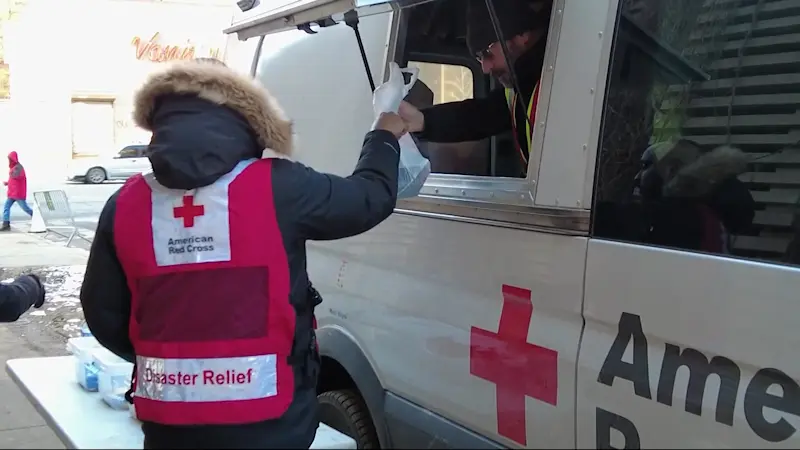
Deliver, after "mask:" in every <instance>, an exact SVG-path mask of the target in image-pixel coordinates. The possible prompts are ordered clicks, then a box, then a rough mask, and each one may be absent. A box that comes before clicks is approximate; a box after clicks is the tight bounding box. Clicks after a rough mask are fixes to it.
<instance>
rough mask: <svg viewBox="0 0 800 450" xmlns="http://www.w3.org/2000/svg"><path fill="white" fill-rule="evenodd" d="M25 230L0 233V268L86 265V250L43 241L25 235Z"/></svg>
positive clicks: (28, 234)
mask: <svg viewBox="0 0 800 450" xmlns="http://www.w3.org/2000/svg"><path fill="white" fill-rule="evenodd" d="M27 229H28V226H24V227H14V228H13V231H11V232H2V233H0V249H2V251H1V252H0V268H9V267H29V266H73V265H80V264H86V258H88V256H89V252H87V251H86V250H84V249H82V248H75V247H69V248H68V247H65V246H64V244H63V243H56V242H52V241H50V240H49V239H48V240H45V239H43V238H42V237H41V235H39V234H33V233H27V232H26V230H27ZM77 240H78V239H76V241H77ZM76 243H77V242H76Z"/></svg>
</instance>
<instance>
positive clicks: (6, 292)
mask: <svg viewBox="0 0 800 450" xmlns="http://www.w3.org/2000/svg"><path fill="white" fill-rule="evenodd" d="M43 303H44V288H43V287H42V284H41V283H40V282H39V278H38V277H36V276H35V275H23V276H21V277H19V278H17V279H16V280H14V281H13V282H12V283H0V322H14V321H16V320H17V319H19V317H20V316H21V315H23V314H25V311H27V310H28V309H30V307H31V306H36V307H37V308H38V307H41V306H42V304H43Z"/></svg>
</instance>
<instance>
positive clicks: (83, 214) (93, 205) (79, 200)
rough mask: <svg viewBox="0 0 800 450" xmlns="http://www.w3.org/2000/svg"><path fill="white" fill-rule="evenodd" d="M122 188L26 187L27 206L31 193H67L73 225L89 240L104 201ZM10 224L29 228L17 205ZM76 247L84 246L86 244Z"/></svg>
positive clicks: (68, 184)
mask: <svg viewBox="0 0 800 450" xmlns="http://www.w3.org/2000/svg"><path fill="white" fill-rule="evenodd" d="M120 187H122V182H111V181H107V182H105V183H102V184H83V183H71V182H62V183H51V184H40V185H38V186H37V185H31V186H28V204H29V205H31V206H32V205H33V192H34V191H38V190H50V189H59V190H63V191H65V192H66V193H67V198H68V199H69V204H70V207H71V208H72V212H73V214H74V215H75V223H76V224H77V225H78V227H79V229H80V230H79V232H80V234H81V236H85V237H87V238H88V239H89V240H91V238H92V237H93V236H94V231H95V229H96V228H97V219H98V217H100V212H101V211H102V210H103V206H105V204H106V200H108V197H110V196H111V195H112V194H113V193H114V192H116V191H117V190H118V189H119V188H120ZM5 196H6V193H5V187H2V190H0V201H3V200H5ZM11 224H12V226H15V227H18V228H19V229H21V230H24V231H27V230H28V228H29V227H30V217H29V216H28V215H27V214H25V213H24V212H23V211H22V209H21V208H20V207H19V206H18V205H14V206H12V207H11ZM76 245H79V246H85V245H86V242H85V241H84V242H83V243H77V242H76Z"/></svg>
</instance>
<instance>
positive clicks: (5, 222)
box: [0, 221, 11, 231]
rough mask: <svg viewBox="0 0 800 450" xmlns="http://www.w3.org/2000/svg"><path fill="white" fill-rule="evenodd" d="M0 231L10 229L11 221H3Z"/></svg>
mask: <svg viewBox="0 0 800 450" xmlns="http://www.w3.org/2000/svg"><path fill="white" fill-rule="evenodd" d="M0 231H11V223H10V222H8V221H4V222H3V228H0Z"/></svg>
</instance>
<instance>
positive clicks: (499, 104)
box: [396, 0, 552, 178]
mask: <svg viewBox="0 0 800 450" xmlns="http://www.w3.org/2000/svg"><path fill="white" fill-rule="evenodd" d="M494 3H495V8H496V12H497V17H498V20H499V21H500V25H501V29H502V30H503V33H504V38H506V40H505V43H506V47H507V48H508V50H509V55H508V56H509V59H510V60H511V63H512V64H511V67H512V68H511V70H510V71H513V73H514V74H515V75H516V81H517V85H518V86H519V88H520V90H521V91H522V95H519V96H515V95H513V92H515V91H510V92H511V94H510V95H508V96H506V95H505V92H504V89H503V85H501V83H500V82H499V81H500V80H502V81H504V82H505V83H506V84H507V85H509V87H513V84H512V83H511V81H512V80H513V78H514V77H511V76H509V73H510V71H509V70H506V68H507V67H508V66H507V65H506V61H505V58H504V53H503V49H502V45H501V44H499V43H498V40H499V39H498V38H497V34H496V33H495V30H494V27H493V25H492V22H491V19H490V18H489V12H488V10H487V9H486V6H485V2H484V1H480V0H478V1H476V0H471V1H469V2H466V1H464V0H439V1H436V2H426V3H422V4H418V5H416V6H413V7H408V8H404V9H403V12H402V14H403V17H404V23H405V24H406V31H405V33H404V36H405V41H404V42H399V43H398V46H397V48H398V49H399V54H398V55H397V58H396V59H397V61H398V63H400V65H404V64H407V65H409V66H412V67H419V68H420V78H419V81H418V82H417V83H416V85H415V88H414V89H412V91H411V93H410V94H409V99H407V100H408V101H409V103H412V104H414V105H415V106H417V107H418V108H420V109H424V108H432V109H430V110H429V111H430V114H426V124H425V130H424V131H423V132H422V133H421V134H420V135H419V136H417V137H418V140H419V141H420V150H421V151H422V152H423V153H424V154H425V155H426V156H428V158H429V159H430V161H431V168H432V171H433V172H434V173H447V174H460V175H473V176H485V177H514V178H524V177H525V175H526V171H527V165H528V164H527V160H528V157H529V151H528V146H529V145H528V141H529V139H528V137H529V134H528V130H531V131H533V128H532V125H533V124H534V123H533V122H532V121H530V117H529V116H527V113H528V111H529V110H532V109H531V108H528V106H530V105H532V104H534V103H533V100H531V99H532V98H533V97H534V96H533V91H534V86H535V85H536V84H537V82H538V80H539V78H540V76H541V73H542V70H541V68H542V65H543V62H544V48H545V46H546V44H547V31H548V28H549V18H550V11H551V8H552V0H509V1H504V2H494ZM520 18H524V20H523V19H520ZM464 100H466V101H468V102H474V103H470V104H464V105H459V106H456V105H451V104H453V103H454V102H460V101H464ZM513 100H517V101H516V102H513ZM529 100H530V101H529ZM512 105H513V106H512ZM512 109H513V110H514V111H515V113H514V115H513V117H514V118H515V119H516V120H512V114H511V113H510V111H511V110H512ZM533 110H534V111H535V109H533ZM526 116H527V118H526ZM429 119H431V121H430V122H429ZM433 119H435V120H433ZM528 122H530V126H529V125H528ZM512 130H516V132H513V131H512ZM514 136H517V139H516V140H515V139H514ZM515 142H521V148H520V146H519V145H517V144H515Z"/></svg>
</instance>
